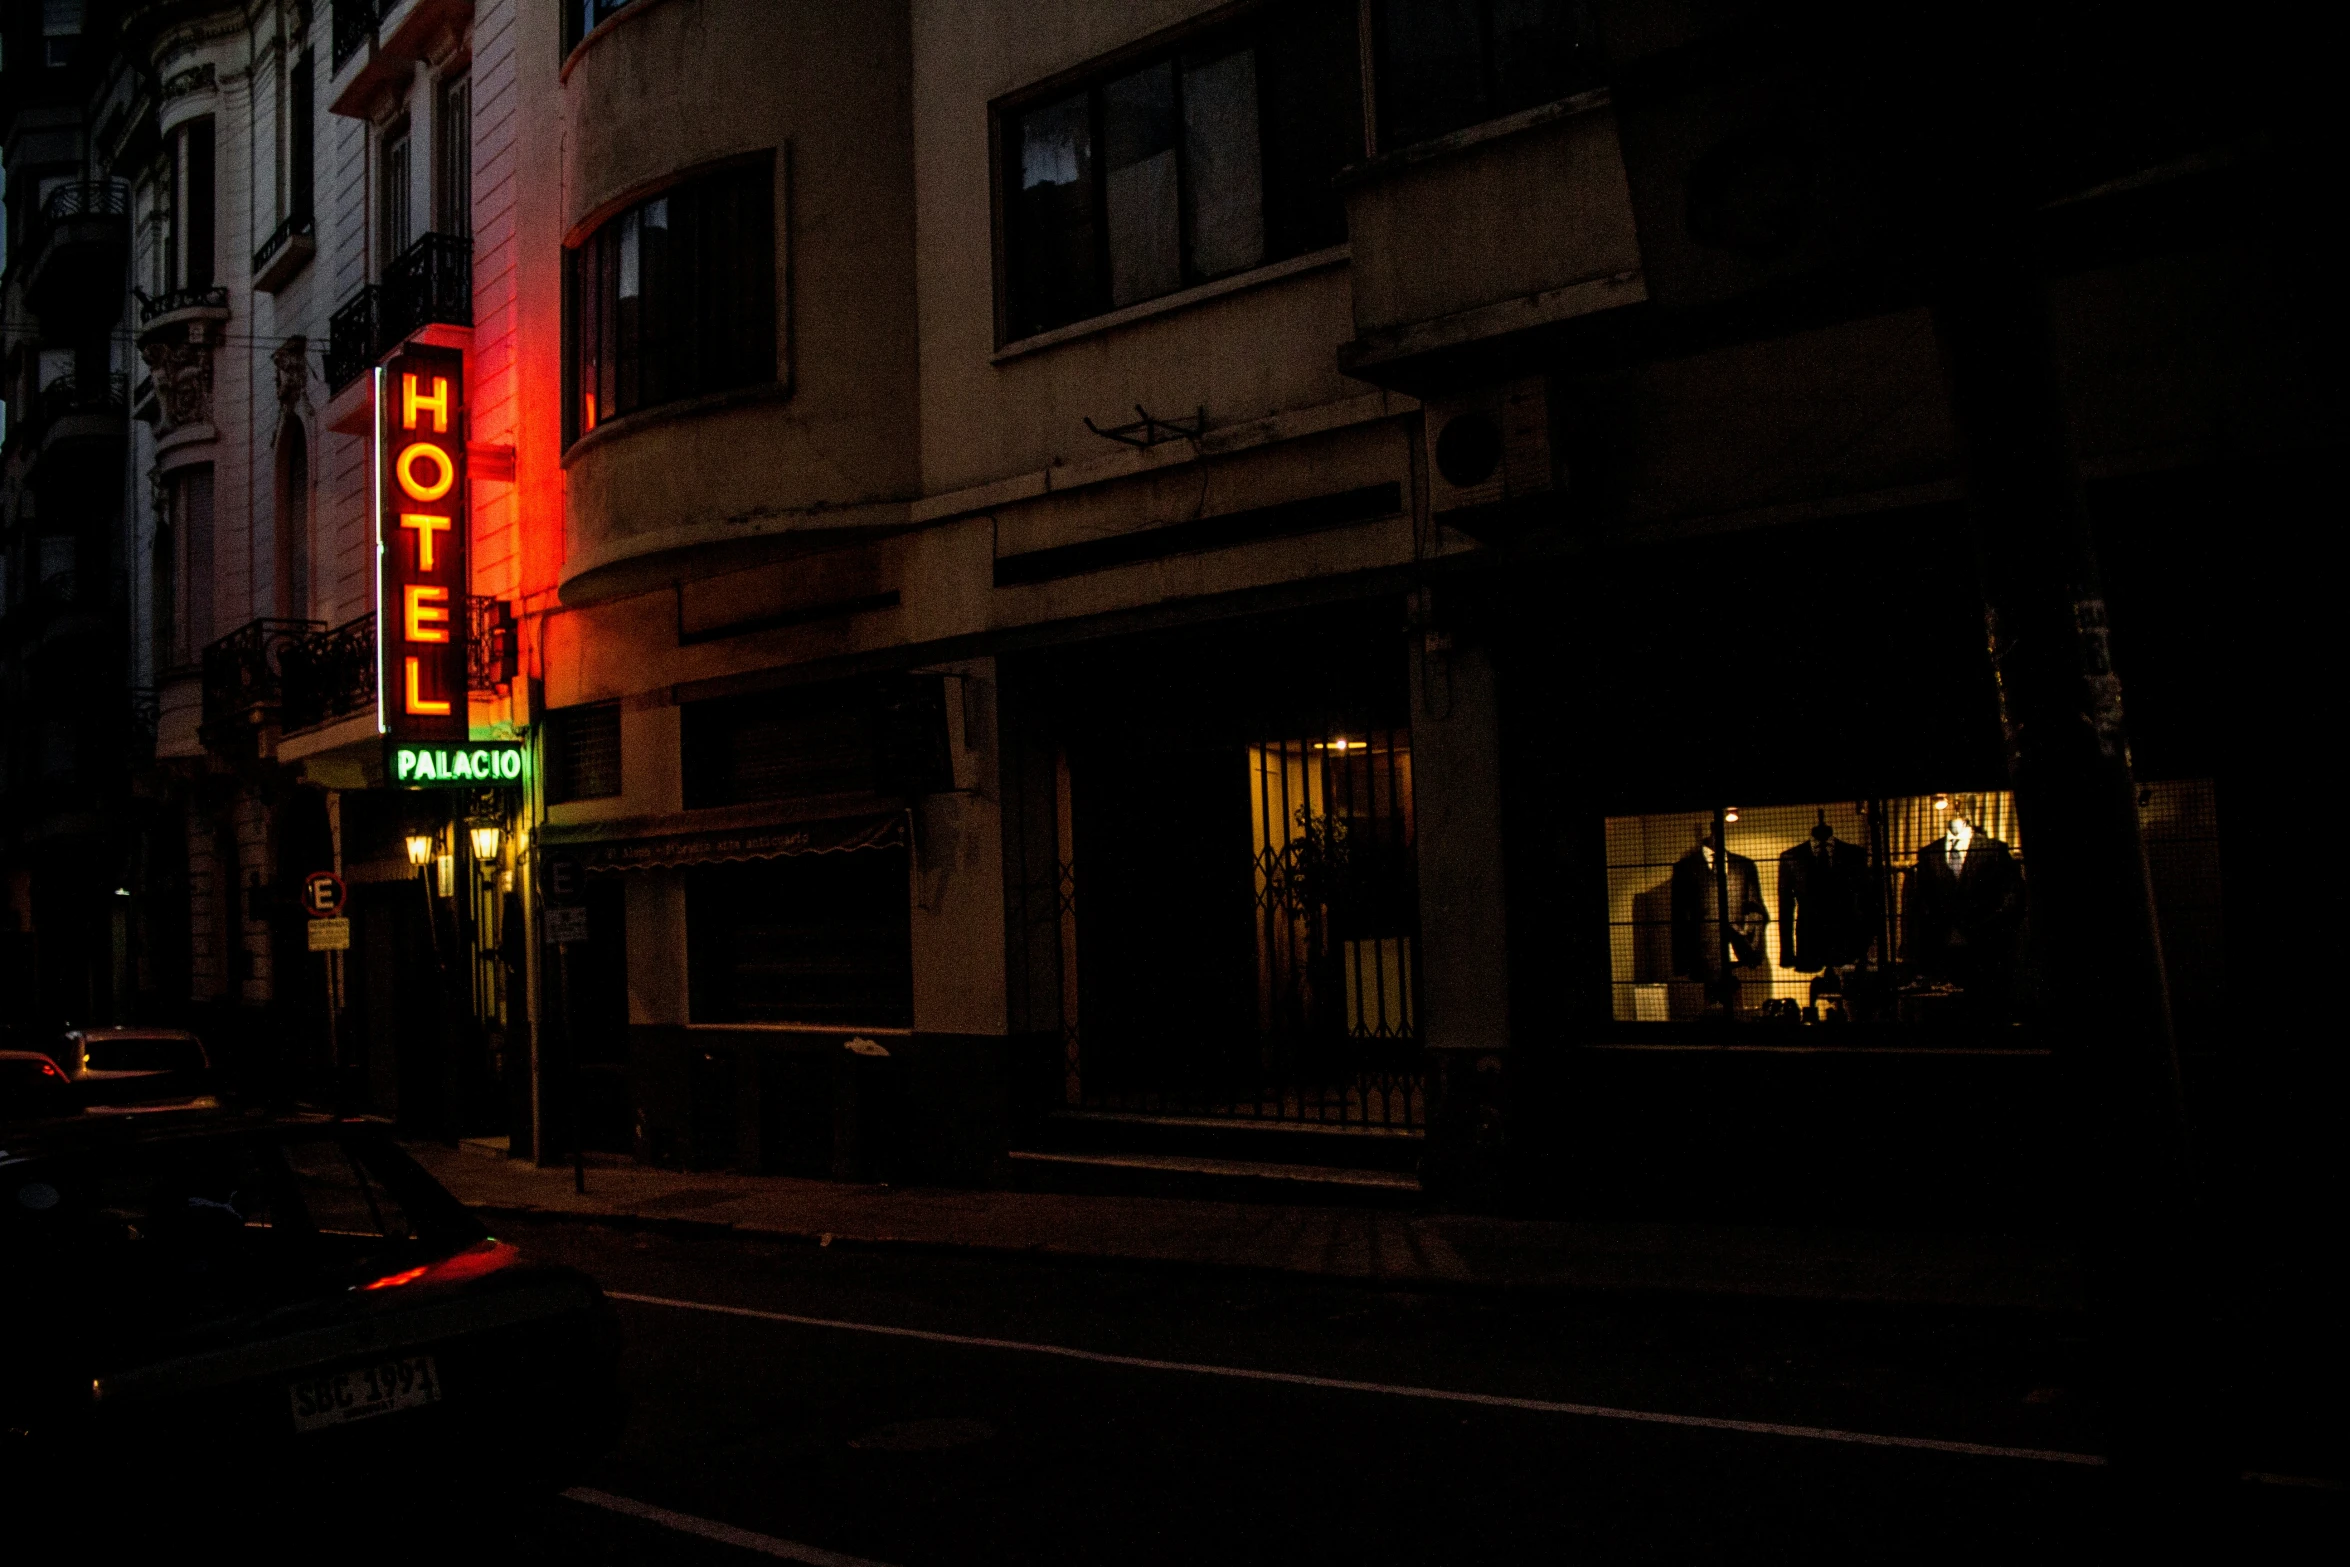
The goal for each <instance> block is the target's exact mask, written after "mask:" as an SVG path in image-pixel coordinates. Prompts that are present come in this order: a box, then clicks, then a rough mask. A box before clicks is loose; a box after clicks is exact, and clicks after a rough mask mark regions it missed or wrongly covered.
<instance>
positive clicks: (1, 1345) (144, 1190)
mask: <svg viewBox="0 0 2350 1567" xmlns="http://www.w3.org/2000/svg"><path fill="white" fill-rule="evenodd" d="M0 1278H5V1279H6V1280H7V1281H8V1287H7V1288H6V1289H5V1290H0V1492H6V1491H8V1490H10V1489H12V1488H16V1489H20V1490H21V1493H22V1494H20V1495H18V1496H15V1497H5V1496H0V1505H8V1504H10V1503H14V1504H17V1505H8V1516H10V1517H12V1518H16V1517H23V1516H31V1515H32V1514H28V1513H23V1512H20V1510H19V1509H20V1506H22V1505H24V1504H25V1503H26V1499H27V1498H39V1499H41V1501H42V1504H43V1505H42V1507H40V1508H37V1509H35V1512H37V1513H40V1514H42V1515H46V1513H47V1510H48V1509H49V1508H51V1507H62V1508H63V1509H64V1511H62V1512H60V1513H59V1514H58V1516H63V1517H81V1518H85V1519H87V1518H89V1517H91V1516H92V1515H91V1514H90V1513H89V1512H87V1511H78V1512H77V1511H76V1510H75V1509H76V1507H77V1506H78V1503H76V1502H75V1501H74V1500H73V1499H74V1498H75V1497H77V1496H79V1494H80V1492H82V1491H93V1492H94V1496H93V1498H92V1499H93V1500H94V1501H95V1502H97V1503H101V1504H104V1505H103V1506H102V1507H101V1508H100V1514H101V1515H104V1514H105V1513H106V1510H107V1509H108V1508H115V1507H118V1506H119V1505H120V1504H122V1503H123V1502H125V1501H127V1500H128V1498H126V1497H124V1495H123V1491H122V1488H123V1486H124V1484H125V1477H130V1476H135V1477H137V1480H136V1485H135V1487H134V1490H135V1492H136V1497H137V1505H138V1506H139V1507H140V1508H144V1509H148V1510H149V1511H151V1512H152V1511H154V1510H155V1509H157V1508H162V1509H163V1511H162V1512H160V1513H156V1516H160V1517H166V1518H168V1517H169V1516H171V1514H170V1511H169V1509H170V1508H172V1507H184V1506H187V1505H194V1506H197V1507H198V1508H199V1509H200V1511H201V1514H202V1515H203V1516H205V1517H206V1518H207V1519H215V1518H219V1517H221V1516H223V1515H224V1514H227V1513H240V1514H249V1513H251V1512H252V1510H254V1509H258V1510H259V1513H260V1514H261V1515H267V1516H261V1517H259V1518H258V1520H257V1521H258V1522H260V1523H261V1524H263V1525H266V1524H267V1522H268V1518H269V1517H270V1516H274V1517H277V1518H278V1519H279V1520H280V1521H281V1522H282V1521H286V1519H287V1518H288V1517H289V1516H290V1515H291V1514H292V1513H293V1512H295V1511H300V1512H301V1513H302V1514H303V1515H304V1516H307V1517H311V1518H318V1517H327V1518H329V1519H332V1518H337V1517H339V1518H340V1519H341V1525H340V1527H341V1528H342V1529H343V1530H344V1531H346V1532H351V1533H354V1534H356V1535H364V1536H366V1537H368V1538H371V1539H381V1538H383V1537H384V1534H385V1531H386V1530H388V1529H390V1528H392V1527H393V1526H395V1525H399V1524H401V1523H403V1522H405V1521H407V1520H409V1519H411V1518H412V1517H414V1516H415V1515H416V1514H417V1511H418V1509H423V1508H427V1507H428V1506H429V1505H430V1504H432V1503H434V1502H435V1501H436V1500H440V1501H446V1500H449V1499H451V1498H453V1497H455V1496H457V1495H458V1494H459V1493H461V1492H462V1493H463V1494H465V1495H467V1496H472V1495H475V1494H477V1493H479V1492H482V1491H485V1490H486V1491H491V1492H497V1493H500V1494H511V1493H513V1492H514V1491H517V1490H522V1491H529V1490H539V1491H545V1490H550V1489H552V1488H554V1487H556V1486H558V1485H560V1484H565V1483H569V1481H570V1480H571V1479H572V1478H573V1477H574V1476H575V1475H576V1472H577V1471H578V1469H579V1467H580V1466H581V1465H582V1464H583V1463H584V1462H586V1461H587V1460H589V1459H591V1458H593V1457H594V1456H596V1455H598V1454H600V1453H601V1452H602V1451H604V1449H605V1448H607V1447H608V1446H609V1445H610V1444H611V1442H612V1441H613V1440H614V1439H615V1438H616V1436H617V1434H618V1430H619V1425H620V1419H621V1402H620V1395H619V1391H618V1380H617V1362H618V1355H619V1349H620V1334H619V1327H618V1323H617V1320H616V1318H615V1315H614V1313H613V1311H612V1308H611V1306H610V1303H609V1302H607V1301H606V1299H605V1298H604V1295H603V1293H602V1292H601V1291H600V1290H599V1289H598V1288H597V1287H596V1285H595V1283H594V1281H593V1280H591V1279H589V1278H588V1277H587V1276H586V1275H584V1274H581V1273H579V1272H577V1271H575V1270H573V1269H570V1268H567V1267H559V1266H551V1265H546V1264H542V1263H538V1262H535V1261H533V1260H532V1259H531V1258H529V1257H527V1256H526V1255H525V1254H524V1253H523V1252H522V1251H520V1250H519V1249H517V1248H516V1247H515V1246H514V1245H512V1244H510V1243H508V1242H506V1241H504V1240H501V1239H497V1238H495V1237H493V1236H492V1235H491V1234H490V1233H489V1232H488V1231H487V1230H486V1229H484V1227H483V1226H482V1224H481V1223H480V1221H479V1220H478V1219H476V1218H475V1217H474V1215H473V1214H472V1213H471V1212H470V1211H469V1210H467V1209H466V1208H465V1207H464V1206H463V1205H462V1204H461V1203H459V1202H458V1201H457V1200H456V1199H455V1198H454V1197H452V1196H450V1195H449V1194H448V1192H447V1191H446V1190H444V1189H443V1188H442V1187H441V1186H440V1185H439V1184H438V1183H436V1182H435V1181H434V1180H433V1179H432V1177H431V1176H429V1175H427V1174H426V1173H425V1172H424V1171H423V1170H421V1169H419V1168H418V1167H417V1165H416V1164H415V1163H414V1162H413V1161H412V1160H410V1159H409V1158H408V1156H407V1155H406V1154H405V1153H404V1152H403V1151H402V1150H401V1149H400V1148H399V1147H398V1145H397V1144H395V1143H393V1142H392V1141H391V1140H390V1139H389V1137H388V1136H386V1135H385V1134H384V1132H383V1131H382V1129H381V1128H378V1127H374V1126H371V1125H365V1124H359V1123H350V1122H331V1121H319V1120H307V1121H272V1120H259V1119H247V1118H241V1117H232V1116H227V1115H214V1116H200V1117H138V1118H120V1117H117V1118H96V1117H85V1118H82V1119H80V1120H76V1121H69V1122H55V1123H51V1124H48V1125H45V1126H41V1127H35V1128H29V1129H27V1128H11V1129H9V1130H8V1131H7V1132H5V1133H0ZM167 1491H168V1492H169V1493H170V1495H169V1496H168V1497H166V1496H165V1494H164V1493H165V1492H167ZM322 1508H323V1509H325V1512H324V1513H323V1514H322V1513H321V1512H320V1509H322ZM386 1509H389V1510H390V1511H389V1513H387V1512H386ZM273 1510H274V1511H273ZM185 1516H195V1515H193V1514H190V1515H185ZM78 1527H79V1526H78V1525H77V1528H78ZM319 1543H321V1544H324V1543H325V1541H324V1540H323V1539H321V1540H320V1541H319ZM325 1554H333V1553H332V1552H331V1551H329V1552H326V1553H325Z"/></svg>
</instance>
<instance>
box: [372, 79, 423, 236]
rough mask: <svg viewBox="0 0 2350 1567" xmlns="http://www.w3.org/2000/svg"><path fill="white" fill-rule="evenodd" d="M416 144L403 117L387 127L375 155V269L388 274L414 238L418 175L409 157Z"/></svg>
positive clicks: (405, 117)
mask: <svg viewBox="0 0 2350 1567" xmlns="http://www.w3.org/2000/svg"><path fill="white" fill-rule="evenodd" d="M413 145H414V143H413V140H412V139H411V137H410V136H409V129H408V116H406V115H405V114H403V115H401V116H400V117H399V118H398V119H396V120H394V121H393V122H392V123H391V124H390V125H388V126H386V127H384V130H383V137H382V141H381V142H380V143H379V145H378V147H377V151H376V172H375V179H376V185H375V240H376V247H377V248H376V269H377V270H378V271H389V270H390V269H391V265H392V263H393V262H395V261H397V260H399V259H400V253H401V252H402V251H405V250H406V249H407V248H408V241H409V240H411V239H413V238H415V233H414V228H415V224H414V220H413V218H412V217H411V213H412V211H413V208H412V207H411V205H410V197H411V196H412V195H413V193H414V184H415V175H414V173H413V171H412V170H411V169H410V167H409V154H410V151H411V149H412V147H413Z"/></svg>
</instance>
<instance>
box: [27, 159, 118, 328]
mask: <svg viewBox="0 0 2350 1567" xmlns="http://www.w3.org/2000/svg"><path fill="white" fill-rule="evenodd" d="M130 210H131V193H130V187H129V186H128V185H126V184H124V183H122V182H121V181H119V180H79V181H76V182H74V183H73V184H70V185H61V186H59V187H58V188H57V189H55V190H53V191H51V192H50V193H49V195H48V197H47V199H46V200H44V201H43V202H42V203H41V211H40V227H39V229H38V231H37V232H36V234H35V236H34V239H33V244H32V252H33V254H32V264H31V265H30V266H29V267H27V268H26V269H25V302H26V303H27V304H28V305H30V306H31V307H32V309H33V311H34V312H35V313H36V314H38V315H39V316H40V317H41V319H42V322H43V324H44V325H45V326H47V327H48V328H49V329H50V330H51V331H52V332H60V331H69V330H71V329H72V328H73V327H76V326H99V325H104V324H105V323H107V322H110V321H112V320H114V319H115V318H116V317H117V316H119V315H120V314H121V313H122V273H123V268H124V266H125V265H126V263H127V261H128V258H129V254H130V233H131V226H130Z"/></svg>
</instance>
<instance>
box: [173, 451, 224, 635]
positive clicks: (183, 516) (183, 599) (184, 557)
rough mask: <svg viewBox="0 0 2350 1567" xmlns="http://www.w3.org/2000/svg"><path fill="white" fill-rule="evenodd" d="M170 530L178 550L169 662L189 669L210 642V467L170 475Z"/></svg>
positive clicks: (180, 471) (183, 469)
mask: <svg viewBox="0 0 2350 1567" xmlns="http://www.w3.org/2000/svg"><path fill="white" fill-rule="evenodd" d="M171 517H172V532H173V533H174V534H175V535H177V542H178V544H179V549H180V570H179V572H178V579H179V580H178V583H177V587H178V589H179V592H178V594H177V596H176V608H177V613H176V614H175V615H174V616H173V617H172V619H173V630H174V631H175V632H176V633H177V635H176V637H175V638H174V641H173V645H172V656H171V660H170V662H171V663H172V664H174V665H189V664H193V663H195V662H196V660H197V658H198V657H199V656H200V655H201V654H202V653H203V651H204V645H205V644H206V643H208V642H210V641H211V640H212V637H213V630H212V469H211V468H210V467H209V466H207V467H202V468H182V469H180V470H179V471H178V472H177V473H175V474H173V475H172V476H171Z"/></svg>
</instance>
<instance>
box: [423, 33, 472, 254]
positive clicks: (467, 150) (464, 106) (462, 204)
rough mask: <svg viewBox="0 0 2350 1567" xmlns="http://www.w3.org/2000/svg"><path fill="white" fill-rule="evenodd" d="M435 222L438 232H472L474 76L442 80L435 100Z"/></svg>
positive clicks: (459, 75)
mask: <svg viewBox="0 0 2350 1567" xmlns="http://www.w3.org/2000/svg"><path fill="white" fill-rule="evenodd" d="M433 152H434V162H435V165H436V167H435V170H434V176H433V218H432V226H433V228H434V229H435V230H436V231H438V232H439V233H443V234H457V235H468V234H471V233H472V232H473V78H472V77H471V76H469V75H466V74H464V73H462V72H461V73H459V74H458V75H455V76H452V77H450V78H449V79H448V80H447V81H444V82H442V83H441V87H440V92H439V94H438V95H437V96H436V97H435V98H434V100H433Z"/></svg>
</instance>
